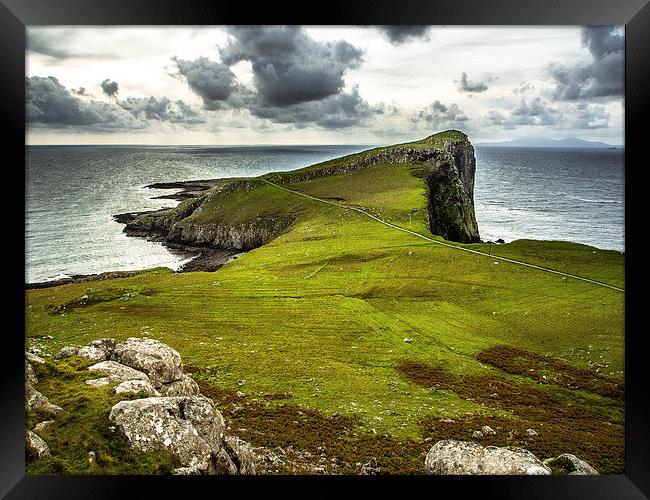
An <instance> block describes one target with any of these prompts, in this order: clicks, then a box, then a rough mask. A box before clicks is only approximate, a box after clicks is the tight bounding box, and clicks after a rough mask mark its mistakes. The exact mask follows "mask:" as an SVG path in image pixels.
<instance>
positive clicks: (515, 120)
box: [486, 97, 609, 129]
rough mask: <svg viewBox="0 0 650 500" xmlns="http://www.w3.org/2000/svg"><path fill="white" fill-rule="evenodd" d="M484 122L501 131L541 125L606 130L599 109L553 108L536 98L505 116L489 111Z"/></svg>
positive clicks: (606, 122) (578, 106)
mask: <svg viewBox="0 0 650 500" xmlns="http://www.w3.org/2000/svg"><path fill="white" fill-rule="evenodd" d="M486 119H487V122H488V124H489V125H499V126H502V127H503V128H505V129H513V128H516V127H520V126H542V125H546V126H551V127H553V128H558V129H568V128H577V129H594V128H606V127H608V126H609V114H608V113H607V112H606V111H605V108H604V107H603V106H596V105H591V104H588V103H585V102H580V103H577V104H571V105H564V106H562V107H560V108H557V107H553V106H551V105H549V103H548V102H546V101H544V100H543V99H541V98H540V97H535V98H534V99H532V100H531V101H530V102H527V101H526V100H525V99H522V100H521V102H520V104H519V105H518V106H516V107H515V108H514V109H512V110H511V111H509V112H506V111H499V110H491V111H489V112H488V113H487V116H486Z"/></svg>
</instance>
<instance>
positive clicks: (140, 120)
mask: <svg viewBox="0 0 650 500" xmlns="http://www.w3.org/2000/svg"><path fill="white" fill-rule="evenodd" d="M25 84H26V117H27V123H28V125H30V126H47V127H54V128H61V127H87V128H90V129H96V130H102V131H118V130H138V129H144V128H147V127H149V126H150V120H158V121H168V122H170V123H185V124H192V123H202V122H203V120H202V119H201V117H200V116H199V115H198V113H196V112H195V111H193V110H192V109H191V108H190V107H189V106H187V105H186V104H185V103H184V102H182V101H176V102H174V103H172V102H171V101H170V100H169V99H167V98H166V97H163V98H155V97H150V98H146V99H145V98H127V99H126V100H125V101H119V100H114V101H112V102H104V101H96V100H87V99H82V98H80V97H78V95H79V94H77V95H73V93H72V92H71V91H69V90H68V89H66V88H65V87H64V86H63V85H61V83H60V82H59V80H58V79H57V78H55V77H53V76H48V77H39V76H32V77H29V78H26V79H25Z"/></svg>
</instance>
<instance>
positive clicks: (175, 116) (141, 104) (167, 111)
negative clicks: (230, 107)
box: [118, 97, 205, 124]
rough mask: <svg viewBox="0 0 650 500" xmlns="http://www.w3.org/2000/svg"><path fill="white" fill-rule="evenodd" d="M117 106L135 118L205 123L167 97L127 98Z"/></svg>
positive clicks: (188, 109)
mask: <svg viewBox="0 0 650 500" xmlns="http://www.w3.org/2000/svg"><path fill="white" fill-rule="evenodd" d="M118 105H119V106H120V107H121V108H122V109H125V110H126V111H128V112H129V113H131V114H132V115H133V116H135V117H136V118H144V119H146V120H157V121H166V122H170V123H188V124H190V123H205V119H204V118H203V117H202V116H201V115H200V114H199V113H197V112H196V111H194V110H193V109H192V108H191V107H190V106H188V105H187V104H185V103H184V102H183V101H180V100H179V101H174V102H172V101H171V100H170V99H168V98H167V97H127V98H126V99H125V100H124V101H118Z"/></svg>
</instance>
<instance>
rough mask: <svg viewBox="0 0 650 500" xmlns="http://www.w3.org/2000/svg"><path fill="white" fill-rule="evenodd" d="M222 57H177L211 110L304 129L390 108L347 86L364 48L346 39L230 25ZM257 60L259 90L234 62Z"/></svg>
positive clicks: (352, 121) (343, 123)
mask: <svg viewBox="0 0 650 500" xmlns="http://www.w3.org/2000/svg"><path fill="white" fill-rule="evenodd" d="M228 34H229V35H230V38H229V41H228V43H227V44H226V45H225V46H224V47H222V48H221V49H220V50H219V53H220V56H221V60H222V62H216V61H211V60H209V59H207V58H205V57H201V58H199V59H196V60H194V61H185V60H181V59H178V58H173V61H174V62H175V64H176V66H177V68H178V73H177V75H178V76H180V77H181V78H183V79H184V80H185V81H186V82H187V84H188V86H189V87H190V89H192V91H193V92H194V93H196V94H197V95H199V96H200V97H201V99H202V100H203V105H204V107H205V109H208V110H239V111H248V112H249V113H250V114H251V115H252V116H254V117H257V118H261V119H266V120H269V121H271V122H273V123H278V124H287V125H293V126H295V127H298V128H302V127H305V126H307V125H308V124H315V125H318V126H321V127H324V128H345V127H350V126H353V125H359V124H362V123H364V122H365V121H367V120H368V119H369V118H370V117H371V116H374V115H377V114H381V113H385V112H388V108H386V107H385V106H370V105H369V104H368V102H367V101H365V100H364V99H363V98H362V97H361V96H360V94H359V89H358V88H357V87H354V88H352V89H351V90H350V91H345V90H344V86H345V81H344V79H343V78H344V75H345V73H346V71H347V70H349V69H353V68H357V67H359V65H360V64H361V62H362V60H363V59H362V55H363V54H362V52H361V50H359V49H357V48H356V47H354V46H353V45H351V44H349V43H348V42H346V41H344V40H339V41H335V42H318V41H316V40H314V39H313V38H311V37H310V36H309V35H308V34H307V33H306V32H305V31H304V30H303V29H302V28H300V27H295V26H265V27H259V26H241V27H230V28H228ZM241 61H247V62H249V63H250V64H251V68H252V71H253V85H254V90H250V89H248V88H246V87H245V86H244V85H242V84H240V83H239V82H237V79H236V77H235V75H234V73H233V72H232V71H231V70H230V66H232V65H233V64H237V63H239V62H241Z"/></svg>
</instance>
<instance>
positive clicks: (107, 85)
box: [100, 78, 120, 97]
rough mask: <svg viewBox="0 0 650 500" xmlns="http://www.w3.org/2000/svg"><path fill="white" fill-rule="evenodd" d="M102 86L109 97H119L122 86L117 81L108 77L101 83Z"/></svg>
mask: <svg viewBox="0 0 650 500" xmlns="http://www.w3.org/2000/svg"><path fill="white" fill-rule="evenodd" d="M100 86H101V88H102V91H103V92H104V94H106V95H107V96H108V97H117V93H118V92H119V90H120V86H119V85H118V84H117V82H112V81H110V80H109V79H108V78H107V79H106V80H104V81H103V82H102V83H100Z"/></svg>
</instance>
